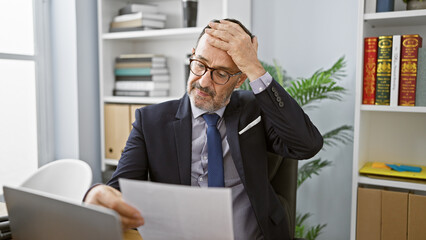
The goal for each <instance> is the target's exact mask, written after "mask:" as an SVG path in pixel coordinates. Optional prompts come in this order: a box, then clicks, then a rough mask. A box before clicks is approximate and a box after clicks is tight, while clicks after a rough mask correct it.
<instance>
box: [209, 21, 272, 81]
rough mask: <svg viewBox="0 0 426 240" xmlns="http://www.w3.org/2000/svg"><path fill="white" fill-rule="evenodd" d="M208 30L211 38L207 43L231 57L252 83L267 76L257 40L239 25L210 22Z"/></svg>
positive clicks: (227, 22)
mask: <svg viewBox="0 0 426 240" xmlns="http://www.w3.org/2000/svg"><path fill="white" fill-rule="evenodd" d="M209 26H210V27H211V28H206V30H205V33H206V34H207V35H208V36H209V37H208V38H207V42H208V43H209V44H210V45H212V46H214V47H216V48H219V49H222V50H223V51H226V52H227V53H228V55H229V56H231V58H232V60H233V61H234V63H235V64H236V65H237V66H238V68H239V69H240V70H241V71H242V72H243V73H244V74H246V75H247V77H248V78H249V80H250V81H252V80H255V79H257V78H259V77H260V76H262V75H263V74H265V72H266V71H265V69H264V68H263V67H262V65H261V64H260V62H259V60H258V58H257V48H258V42H257V38H256V37H253V38H251V37H250V36H249V35H248V34H247V33H246V32H245V31H244V30H243V29H242V28H241V26H239V25H238V24H237V23H234V22H230V21H226V20H220V22H219V23H217V22H210V23H209Z"/></svg>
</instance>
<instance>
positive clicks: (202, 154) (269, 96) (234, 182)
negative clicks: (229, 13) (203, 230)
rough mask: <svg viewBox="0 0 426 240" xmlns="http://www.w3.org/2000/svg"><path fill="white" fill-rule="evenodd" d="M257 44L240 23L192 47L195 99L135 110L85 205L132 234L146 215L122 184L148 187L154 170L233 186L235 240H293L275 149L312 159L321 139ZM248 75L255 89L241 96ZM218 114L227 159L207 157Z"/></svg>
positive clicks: (158, 177) (213, 29)
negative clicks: (114, 162)
mask: <svg viewBox="0 0 426 240" xmlns="http://www.w3.org/2000/svg"><path fill="white" fill-rule="evenodd" d="M257 46H258V42H257V38H256V37H254V36H252V35H251V33H250V32H249V31H248V30H247V29H246V28H245V27H244V26H243V25H242V24H241V23H240V22H238V21H236V20H232V19H228V20H221V21H212V22H210V23H209V24H208V26H207V27H206V28H205V29H204V30H203V32H202V33H201V35H200V37H199V39H198V42H197V45H196V47H195V48H194V49H193V50H192V54H193V55H192V57H191V62H190V70H191V74H190V77H189V79H188V89H187V94H185V96H184V97H183V98H181V99H179V100H175V101H169V102H165V103H161V104H157V105H151V106H147V107H144V108H141V109H138V110H136V120H135V122H134V123H133V130H132V132H131V133H130V136H129V139H128V141H127V144H126V148H125V150H124V152H123V154H122V156H121V159H120V161H119V163H118V166H117V170H116V171H115V172H114V174H113V177H112V179H111V180H110V181H109V182H108V183H107V185H108V186H107V185H97V186H95V187H93V188H92V189H91V190H90V191H89V192H88V193H87V195H86V198H85V201H86V202H89V203H93V204H99V205H103V206H106V207H108V208H112V209H114V210H116V211H117V212H118V213H119V214H120V215H121V220H122V223H123V226H124V227H126V228H132V227H138V226H140V225H142V224H143V223H144V219H143V217H142V215H143V213H139V212H138V211H137V210H136V209H134V208H133V207H131V206H129V205H128V204H126V203H125V202H124V201H123V199H122V198H121V193H120V192H119V191H118V190H119V185H118V178H130V179H139V180H147V179H148V173H149V178H150V180H151V181H155V182H162V183H171V184H184V185H192V186H200V187H207V186H211V184H212V185H214V186H224V187H229V188H232V199H233V218H234V219H233V222H234V234H235V238H236V239H289V229H288V223H287V219H286V218H285V216H286V213H285V210H284V208H283V207H282V206H281V204H280V202H279V200H278V198H277V196H276V194H275V193H274V191H273V189H272V187H271V185H270V183H269V180H268V166H267V151H271V152H275V153H277V154H279V155H282V156H283V157H288V158H294V159H307V158H310V157H312V156H314V155H315V154H316V153H317V152H318V151H319V150H320V149H321V148H322V144H323V142H322V137H321V134H320V133H319V131H318V130H317V128H316V127H315V126H314V125H313V124H312V122H311V121H310V120H309V118H308V116H307V115H306V114H305V113H304V112H303V110H302V109H301V108H300V106H299V105H298V104H297V103H296V101H295V100H294V99H292V98H291V97H290V96H289V94H288V93H287V92H286V91H285V90H284V89H283V88H282V87H281V86H280V85H279V84H278V83H277V82H276V81H275V80H273V79H272V77H271V76H270V75H269V74H268V73H267V72H266V71H265V70H264V68H263V67H262V65H261V64H260V62H259V60H258V58H257ZM246 78H248V79H249V80H250V84H251V86H252V89H253V92H249V91H234V89H236V88H238V87H240V86H241V84H243V82H244V81H245V79H246ZM211 113H216V114H217V115H219V117H217V118H219V121H218V123H217V124H216V123H214V124H213V125H217V129H218V130H219V132H220V138H221V140H220V139H219V141H220V144H219V145H222V146H221V147H222V154H220V156H219V157H220V158H221V160H219V161H216V160H214V159H216V158H215V157H213V154H214V153H213V151H211V152H210V153H209V149H210V148H211V149H213V147H212V145H210V136H211V135H209V133H206V132H207V131H210V130H211V129H213V128H211V129H208V127H209V126H207V124H206V121H210V120H208V119H207V118H208V117H207V116H206V115H210V114H211ZM210 116H211V115H210ZM205 118H206V119H205ZM209 125H211V124H209ZM214 130H216V129H215V128H214ZM210 154H212V155H210ZM222 157H223V160H222ZM217 163H219V167H217V165H213V164H217ZM210 164H212V165H210ZM218 169H219V170H218ZM117 189H118V190H117ZM147 197H149V196H147ZM141 214H142V215H141ZM200 239H202V236H200Z"/></svg>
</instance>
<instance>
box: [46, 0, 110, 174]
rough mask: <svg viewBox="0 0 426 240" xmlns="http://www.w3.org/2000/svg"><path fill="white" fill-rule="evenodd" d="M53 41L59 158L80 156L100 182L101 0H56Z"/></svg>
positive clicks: (53, 73)
mask: <svg viewBox="0 0 426 240" xmlns="http://www.w3.org/2000/svg"><path fill="white" fill-rule="evenodd" d="M51 42H52V49H51V52H52V83H53V99H54V100H53V102H54V106H53V112H54V113H53V118H54V132H55V134H54V137H55V141H54V142H55V144H54V149H55V150H54V159H61V158H77V159H81V160H83V161H85V162H87V163H88V164H89V165H90V166H91V168H92V171H93V181H94V182H100V181H101V170H100V168H101V154H100V142H99V136H100V129H99V128H100V127H99V122H100V119H99V81H98V61H97V54H98V49H97V46H98V45H97V4H96V0H90V1H87V0H75V1H62V0H52V1H51Z"/></svg>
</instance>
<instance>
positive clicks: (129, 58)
mask: <svg viewBox="0 0 426 240" xmlns="http://www.w3.org/2000/svg"><path fill="white" fill-rule="evenodd" d="M115 61H116V62H152V63H164V64H165V63H166V57H165V56H164V55H156V54H143V53H142V54H122V55H120V56H118V57H117V58H116V59H115Z"/></svg>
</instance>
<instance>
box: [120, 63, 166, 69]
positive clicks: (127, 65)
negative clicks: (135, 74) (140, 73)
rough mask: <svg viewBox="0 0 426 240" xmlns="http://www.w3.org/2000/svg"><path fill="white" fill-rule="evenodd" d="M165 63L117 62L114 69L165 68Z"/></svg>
mask: <svg viewBox="0 0 426 240" xmlns="http://www.w3.org/2000/svg"><path fill="white" fill-rule="evenodd" d="M165 67H166V62H117V63H115V65H114V68H165Z"/></svg>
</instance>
